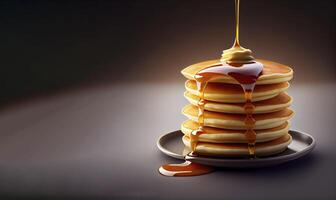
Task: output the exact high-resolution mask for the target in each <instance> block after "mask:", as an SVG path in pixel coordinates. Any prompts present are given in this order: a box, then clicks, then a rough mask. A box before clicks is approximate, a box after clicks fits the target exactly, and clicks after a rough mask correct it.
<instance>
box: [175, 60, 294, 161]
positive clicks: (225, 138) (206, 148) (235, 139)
mask: <svg viewBox="0 0 336 200" xmlns="http://www.w3.org/2000/svg"><path fill="white" fill-rule="evenodd" d="M257 61H258V62H260V63H262V64H263V65H264V68H263V71H262V75H261V76H260V77H259V78H258V80H257V82H256V86H255V89H254V92H253V94H252V102H253V105H254V106H255V109H254V112H253V118H254V119H255V120H256V121H255V126H254V130H255V132H256V135H257V136H256V144H255V155H256V156H268V155H272V154H276V153H280V152H282V151H284V150H285V149H286V148H287V146H288V145H289V144H290V142H291V140H292V138H291V136H290V135H289V134H288V131H289V122H288V120H289V119H290V118H291V117H292V116H293V111H292V110H290V109H289V108H288V107H289V106H290V105H291V102H292V98H291V97H290V96H288V94H287V93H286V90H287V89H288V87H289V83H288V81H289V80H290V79H292V77H293V70H292V69H291V68H290V67H288V66H285V65H282V64H279V63H275V62H271V61H266V60H257ZM216 64H220V61H219V60H211V61H206V62H201V63H197V64H194V65H191V66H189V67H187V68H185V69H183V70H182V74H183V75H184V76H185V77H186V78H187V79H188V80H187V81H186V83H185V87H186V92H185V93H184V96H185V97H186V98H187V100H188V101H189V103H190V104H188V105H187V106H185V107H184V108H183V110H182V113H183V114H184V115H185V116H186V117H187V118H188V120H187V121H185V122H183V123H182V125H181V131H182V132H183V133H184V136H183V138H182V140H183V143H184V144H185V146H186V147H188V148H190V134H191V133H192V131H193V130H196V129H197V128H198V126H199V124H198V107H197V103H198V101H199V100H200V92H199V91H198V90H197V85H196V81H195V78H194V76H195V74H196V73H197V72H199V71H200V70H202V69H204V68H206V67H209V66H212V65H216ZM204 99H205V100H206V101H205V106H204V133H203V134H201V135H200V136H199V138H198V142H197V145H196V149H195V152H196V153H197V154H199V155H207V156H225V157H226V156H228V157H240V156H248V155H249V149H248V141H247V139H246V136H245V132H246V125H245V122H244V120H245V117H246V113H245V109H244V105H245V97H244V92H243V89H242V87H241V86H240V85H239V83H238V82H237V81H236V80H234V79H233V78H232V77H230V76H221V77H216V78H214V79H213V80H210V82H209V83H208V84H207V87H206V88H205V90H204Z"/></svg>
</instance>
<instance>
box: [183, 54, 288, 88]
mask: <svg viewBox="0 0 336 200" xmlns="http://www.w3.org/2000/svg"><path fill="white" fill-rule="evenodd" d="M256 61H258V62H260V63H262V64H263V65H264V68H263V71H262V75H261V76H260V77H259V78H258V80H257V82H256V84H257V85H263V84H274V83H282V82H286V81H289V80H291V79H292V78H293V70H292V69H291V68H290V67H288V66H286V65H283V64H280V63H276V62H272V61H267V60H260V59H257V60H256ZM220 63H221V62H220V60H219V59H216V60H209V61H204V62H200V63H196V64H193V65H190V66H188V67H186V68H185V69H183V70H182V71H181V73H182V74H183V76H185V77H186V78H187V79H190V80H195V79H194V76H195V74H196V73H197V72H199V71H200V70H202V69H205V68H207V67H209V66H212V65H218V64H220ZM209 82H220V83H231V84H238V82H237V81H236V80H235V79H233V78H232V77H230V76H220V77H216V78H214V79H211V80H210V81H209Z"/></svg>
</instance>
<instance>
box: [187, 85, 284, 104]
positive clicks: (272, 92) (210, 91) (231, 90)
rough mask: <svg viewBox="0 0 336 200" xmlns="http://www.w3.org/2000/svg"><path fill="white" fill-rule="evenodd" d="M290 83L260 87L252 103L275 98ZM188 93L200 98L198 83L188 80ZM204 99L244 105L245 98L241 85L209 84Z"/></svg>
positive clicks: (254, 93)
mask: <svg viewBox="0 0 336 200" xmlns="http://www.w3.org/2000/svg"><path fill="white" fill-rule="evenodd" d="M288 87H289V83H288V82H283V83H276V84H270V85H258V86H256V87H255V89H254V91H253V94H252V102H255V101H262V100H266V99H270V98H273V97H275V96H277V95H278V94H280V93H281V92H284V91H286V90H287V89H288ZM185 88H186V90H187V92H189V93H191V94H193V95H195V96H200V93H199V91H198V90H197V85H196V81H192V80H188V81H186V83H185ZM204 99H205V100H209V101H215V102H223V103H244V102H245V96H244V92H243V90H242V88H241V86H240V85H235V84H225V83H208V85H207V87H206V88H205V90H204Z"/></svg>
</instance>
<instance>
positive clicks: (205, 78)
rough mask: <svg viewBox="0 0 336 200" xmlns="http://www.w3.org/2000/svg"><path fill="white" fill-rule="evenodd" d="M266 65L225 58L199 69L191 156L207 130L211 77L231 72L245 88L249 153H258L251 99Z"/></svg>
mask: <svg viewBox="0 0 336 200" xmlns="http://www.w3.org/2000/svg"><path fill="white" fill-rule="evenodd" d="M239 3H240V0H235V14H236V37H235V41H234V44H233V47H232V48H236V47H241V46H240V43H239ZM262 69H263V65H262V64H261V63H259V62H255V61H252V62H248V63H235V62H230V63H229V62H223V63H222V64H219V65H213V66H208V67H206V68H205V69H203V70H200V71H199V72H198V73H197V74H196V75H195V77H194V78H195V80H196V83H197V90H198V92H199V101H198V103H197V107H198V128H197V129H196V130H193V131H192V133H191V134H190V148H191V152H190V153H189V154H188V155H189V156H198V155H197V153H196V147H197V143H198V141H199V137H200V135H202V134H204V133H206V132H205V130H204V123H205V117H204V108H205V105H206V99H205V90H206V87H207V85H208V82H209V81H210V80H211V79H214V78H216V77H220V76H231V77H232V78H233V79H235V80H236V81H237V82H238V83H239V84H240V86H241V87H242V89H243V91H244V96H245V105H244V110H245V113H246V117H245V120H244V123H245V128H246V132H245V136H246V139H247V141H248V151H249V155H250V156H253V157H254V156H255V142H256V133H255V131H254V130H253V128H254V126H255V119H254V118H253V115H252V114H253V111H254V108H255V107H254V105H253V103H252V94H253V90H254V87H255V83H256V81H257V79H258V77H259V76H260V75H261V73H262ZM212 171H214V168H212V167H208V166H205V165H201V164H197V163H192V162H190V161H185V162H184V163H181V164H166V165H162V166H161V167H160V168H159V172H160V173H161V174H162V175H164V176H197V175H202V174H206V173H210V172H212Z"/></svg>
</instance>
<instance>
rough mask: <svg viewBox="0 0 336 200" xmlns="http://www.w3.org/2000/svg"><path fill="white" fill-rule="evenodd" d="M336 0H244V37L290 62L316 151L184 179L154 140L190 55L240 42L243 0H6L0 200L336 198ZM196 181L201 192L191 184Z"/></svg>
mask: <svg viewBox="0 0 336 200" xmlns="http://www.w3.org/2000/svg"><path fill="white" fill-rule="evenodd" d="M335 15H336V11H335V1H333V0H321V1H319V0H313V1H307V0H274V1H273V0H272V1H269V0H242V3H241V35H240V40H241V44H242V45H243V46H244V47H247V48H250V49H252V50H253V51H254V55H255V57H256V58H263V59H268V60H273V61H277V62H281V63H283V64H287V65H289V66H291V67H292V68H293V69H294V72H295V75H294V80H293V81H291V88H290V90H289V94H290V95H291V96H293V98H294V104H293V106H292V108H293V110H295V112H296V115H295V117H294V118H293V119H292V120H291V122H292V127H293V128H295V129H298V130H302V131H307V132H308V133H310V134H312V135H313V136H314V137H315V138H316V139H317V141H318V143H317V144H318V145H317V148H316V149H315V150H314V152H313V154H312V155H310V156H309V157H306V158H304V159H301V160H298V161H296V162H293V163H289V164H286V165H281V166H278V167H274V168H270V169H260V170H251V171H249V170H243V171H240V170H234V169H231V170H219V171H216V172H215V173H212V174H209V175H206V176H200V177H193V178H181V179H169V178H166V177H161V176H160V175H159V174H158V173H157V167H158V166H160V165H161V164H163V163H166V162H178V161H176V160H174V159H170V158H168V157H166V156H164V155H162V154H161V153H159V151H158V149H157V148H156V146H155V142H156V140H157V138H158V137H159V136H160V135H162V134H163V133H167V132H169V131H174V130H176V129H178V128H179V124H180V123H181V122H182V120H185V118H184V117H183V116H182V115H181V114H180V108H181V107H182V106H183V105H184V104H185V103H186V101H185V100H184V99H183V97H182V94H183V90H184V88H183V82H184V78H183V77H182V75H181V74H180V70H181V69H183V68H184V67H185V66H187V65H190V64H193V63H196V62H200V61H204V60H208V59H214V58H219V57H220V55H221V52H222V50H223V49H227V48H229V47H231V45H232V42H233V39H234V1H233V0H222V1H220V0H217V1H215V0H212V1H211V0H210V1H196V0H194V1H192V0H184V1H178V0H167V1H154V0H153V1H149V0H142V1H140V0H133V1H121V0H120V1H1V2H0V94H1V95H0V199H27V198H32V199H114V198H116V199H161V198H162V199H179V198H183V199H188V198H190V199H223V198H227V199H249V200H251V199H335V197H336V191H335V190H334V188H335V186H336V178H335V177H336V172H335V168H336V154H335V152H336V149H335V145H334V144H335V143H336V137H335V131H334V130H335V129H334V127H333V126H332V125H333V124H334V123H335V122H336V121H335V120H336V114H335V113H336V96H335V94H334V92H335V90H336V66H335V52H336V51H335V50H336V49H335V48H336V45H335V42H336V38H335V35H336V34H335V32H336V29H335V28H336V27H335V17H336V16H335ZM186 191H194V192H193V193H188V192H186Z"/></svg>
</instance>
